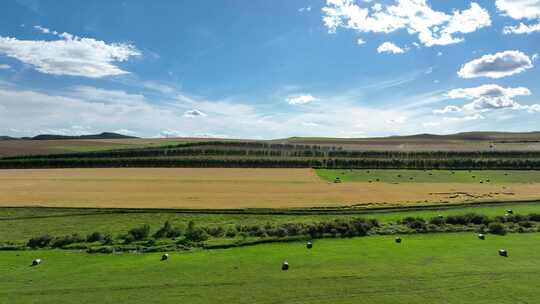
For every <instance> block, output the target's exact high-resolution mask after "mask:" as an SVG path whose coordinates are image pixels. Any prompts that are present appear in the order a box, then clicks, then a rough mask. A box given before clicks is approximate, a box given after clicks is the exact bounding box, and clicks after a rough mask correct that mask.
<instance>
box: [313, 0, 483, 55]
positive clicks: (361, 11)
mask: <svg viewBox="0 0 540 304" xmlns="http://www.w3.org/2000/svg"><path fill="white" fill-rule="evenodd" d="M326 4H327V5H326V6H325V7H324V8H323V9H322V10H323V12H324V16H323V22H324V25H325V26H326V27H327V28H328V31H329V32H330V33H335V32H336V30H337V29H338V28H345V29H352V30H356V31H358V32H366V33H367V32H372V33H391V32H394V31H396V30H400V29H404V30H406V31H407V33H409V34H411V35H417V36H418V40H419V41H420V42H421V43H423V44H424V45H425V46H428V47H429V46H433V45H448V44H453V43H458V42H461V41H463V38H462V37H457V36H456V34H467V33H472V32H475V31H476V30H478V29H481V28H484V27H488V26H490V25H491V18H490V16H489V13H488V11H487V10H485V9H484V8H482V7H480V5H478V4H477V3H475V2H472V3H471V6H470V8H468V9H466V10H462V11H458V10H456V11H454V12H453V13H452V14H447V13H445V12H441V11H436V10H433V9H432V8H431V7H430V6H429V4H428V3H427V0H394V4H393V5H385V6H383V5H381V4H376V5H374V6H372V7H371V8H369V7H367V6H366V7H363V6H361V5H360V4H357V3H356V2H355V1H354V0H327V1H326Z"/></svg>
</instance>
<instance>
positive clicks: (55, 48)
mask: <svg viewBox="0 0 540 304" xmlns="http://www.w3.org/2000/svg"><path fill="white" fill-rule="evenodd" d="M35 28H36V29H38V30H40V31H41V32H42V33H45V34H52V35H55V36H57V37H60V38H61V39H59V40H52V41H48V40H19V39H17V38H12V37H1V36H0V54H3V55H5V56H8V57H11V58H15V59H17V60H19V61H21V62H23V63H25V64H28V65H30V66H32V67H34V68H35V69H36V70H38V71H40V72H42V73H46V74H52V75H70V76H82V77H90V78H101V77H105V76H115V75H122V74H127V73H128V72H127V71H124V70H122V69H121V68H120V67H118V66H117V65H116V63H118V62H124V61H127V60H128V59H129V58H130V57H134V56H140V55H141V53H140V52H139V51H138V50H137V49H136V48H135V47H134V46H133V45H131V44H125V43H111V44H107V43H106V42H104V41H100V40H96V39H93V38H81V37H77V36H74V35H72V34H69V33H58V32H56V31H51V30H49V29H46V28H43V27H40V26H36V27H35Z"/></svg>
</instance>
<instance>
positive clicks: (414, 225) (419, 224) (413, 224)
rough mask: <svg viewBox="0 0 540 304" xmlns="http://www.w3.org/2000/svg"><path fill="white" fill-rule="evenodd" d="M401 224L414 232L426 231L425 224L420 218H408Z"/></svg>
mask: <svg viewBox="0 0 540 304" xmlns="http://www.w3.org/2000/svg"><path fill="white" fill-rule="evenodd" d="M401 222H402V223H403V224H405V225H407V226H408V227H409V228H411V229H416V230H425V229H426V222H425V220H424V219H423V218H420V217H417V218H414V217H411V216H408V217H406V218H404V219H403V220H402V221H401Z"/></svg>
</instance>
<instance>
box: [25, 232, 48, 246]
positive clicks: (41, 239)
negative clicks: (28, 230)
mask: <svg viewBox="0 0 540 304" xmlns="http://www.w3.org/2000/svg"><path fill="white" fill-rule="evenodd" d="M52 240H53V237H52V236H50V235H48V234H44V235H42V236H38V237H35V238H31V239H30V240H29V241H28V243H27V246H28V247H31V248H43V247H47V246H49V244H50V243H51V242H52Z"/></svg>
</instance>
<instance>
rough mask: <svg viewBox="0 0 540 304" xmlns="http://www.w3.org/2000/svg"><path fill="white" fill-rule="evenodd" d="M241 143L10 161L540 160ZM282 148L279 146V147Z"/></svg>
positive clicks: (513, 154)
mask: <svg viewBox="0 0 540 304" xmlns="http://www.w3.org/2000/svg"><path fill="white" fill-rule="evenodd" d="M240 144H241V143H222V144H219V145H216V144H209V143H205V144H204V145H197V146H196V147H194V146H193V145H189V146H188V145H184V146H174V147H160V148H139V149H125V150H111V151H102V152H86V153H69V154H52V155H34V156H15V157H8V158H4V159H6V160H21V159H44V158H45V159H69V158H77V159H79V158H147V157H154V158H156V157H174V156H187V157H189V156H254V157H276V158H297V157H298V158H324V159H351V158H352V159H408V160H440V159H486V160H498V159H540V152H538V151H475V152H466V151H416V152H415V151H411V152H401V151H353V150H324V149H320V148H314V147H311V146H292V147H294V148H291V145H267V144H266V145H263V144H258V143H253V144H252V145H248V146H243V145H240ZM275 146H278V147H275Z"/></svg>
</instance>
